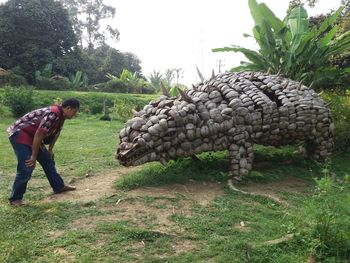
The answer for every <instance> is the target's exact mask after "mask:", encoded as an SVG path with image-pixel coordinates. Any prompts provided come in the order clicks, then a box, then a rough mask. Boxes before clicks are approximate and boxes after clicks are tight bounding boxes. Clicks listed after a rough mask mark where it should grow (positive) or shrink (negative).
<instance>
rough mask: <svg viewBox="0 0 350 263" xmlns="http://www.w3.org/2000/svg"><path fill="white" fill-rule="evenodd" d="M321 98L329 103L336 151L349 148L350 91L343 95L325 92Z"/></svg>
mask: <svg viewBox="0 0 350 263" xmlns="http://www.w3.org/2000/svg"><path fill="white" fill-rule="evenodd" d="M322 98H323V99H324V100H326V101H327V102H329V103H330V105H329V107H330V109H331V110H332V113H333V119H334V123H335V132H334V134H335V138H334V139H335V145H336V149H344V148H346V147H348V146H350V133H349V130H350V91H346V94H345V95H339V94H337V93H336V92H327V93H324V94H323V95H322Z"/></svg>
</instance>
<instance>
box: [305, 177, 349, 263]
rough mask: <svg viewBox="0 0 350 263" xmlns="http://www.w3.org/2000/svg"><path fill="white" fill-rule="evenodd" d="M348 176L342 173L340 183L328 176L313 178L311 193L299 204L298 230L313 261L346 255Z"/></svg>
mask: <svg viewBox="0 0 350 263" xmlns="http://www.w3.org/2000/svg"><path fill="white" fill-rule="evenodd" d="M349 178H350V177H349V176H348V175H347V176H345V177H344V180H343V181H342V182H336V181H335V180H334V179H332V178H331V177H330V176H325V177H323V178H321V179H319V180H316V183H317V187H316V189H315V192H314V194H313V196H312V197H311V198H309V199H307V201H306V202H305V204H304V205H303V206H302V207H301V211H302V214H301V217H302V219H301V222H302V223H303V224H304V226H300V227H301V228H302V230H301V232H300V233H301V234H302V236H303V237H304V241H305V242H307V245H308V246H309V248H310V250H311V253H312V254H314V256H315V257H316V259H317V262H326V261H325V259H327V260H328V261H327V262H343V261H342V260H346V259H349V258H350V238H349V237H350V210H349V202H350V185H349ZM330 259H332V260H330ZM344 262H345V261H344Z"/></svg>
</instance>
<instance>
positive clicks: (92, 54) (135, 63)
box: [80, 45, 141, 84]
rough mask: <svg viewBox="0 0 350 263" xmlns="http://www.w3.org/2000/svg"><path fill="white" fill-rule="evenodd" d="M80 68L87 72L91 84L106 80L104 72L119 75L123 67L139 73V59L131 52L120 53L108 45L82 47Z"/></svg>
mask: <svg viewBox="0 0 350 263" xmlns="http://www.w3.org/2000/svg"><path fill="white" fill-rule="evenodd" d="M82 57H83V59H82V65H81V67H80V69H81V70H82V71H83V72H85V73H86V74H87V76H88V77H89V82H90V83H91V84H96V83H102V82H105V81H107V80H108V79H107V77H106V74H107V73H110V74H112V75H114V76H120V75H121V73H122V71H123V69H127V70H128V71H130V72H132V73H135V72H136V73H137V74H139V75H140V74H141V66H140V63H141V61H140V60H139V59H138V58H137V56H136V55H134V54H132V53H129V52H127V53H122V52H120V51H118V50H116V49H115V48H112V47H110V46H108V45H103V46H101V47H98V48H96V49H84V50H83V52H82Z"/></svg>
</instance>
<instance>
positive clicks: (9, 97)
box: [3, 86, 34, 117]
mask: <svg viewBox="0 0 350 263" xmlns="http://www.w3.org/2000/svg"><path fill="white" fill-rule="evenodd" d="M3 101H4V105H5V106H8V107H9V108H10V110H11V112H12V113H13V115H14V116H15V117H20V116H22V115H23V114H25V113H27V112H28V111H31V110H32V109H33V108H34V101H33V88H32V87H30V86H19V87H15V88H14V87H5V92H4V95H3Z"/></svg>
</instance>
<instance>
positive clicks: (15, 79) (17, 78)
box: [0, 68, 27, 87]
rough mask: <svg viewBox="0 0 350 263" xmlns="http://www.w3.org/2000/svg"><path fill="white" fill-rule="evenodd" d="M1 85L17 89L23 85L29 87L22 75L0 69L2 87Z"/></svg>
mask: <svg viewBox="0 0 350 263" xmlns="http://www.w3.org/2000/svg"><path fill="white" fill-rule="evenodd" d="M1 85H10V86H16V87H17V86H21V85H27V80H26V79H25V77H23V76H21V75H18V74H15V73H13V72H12V71H7V70H4V69H1V68H0V86H1Z"/></svg>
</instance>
